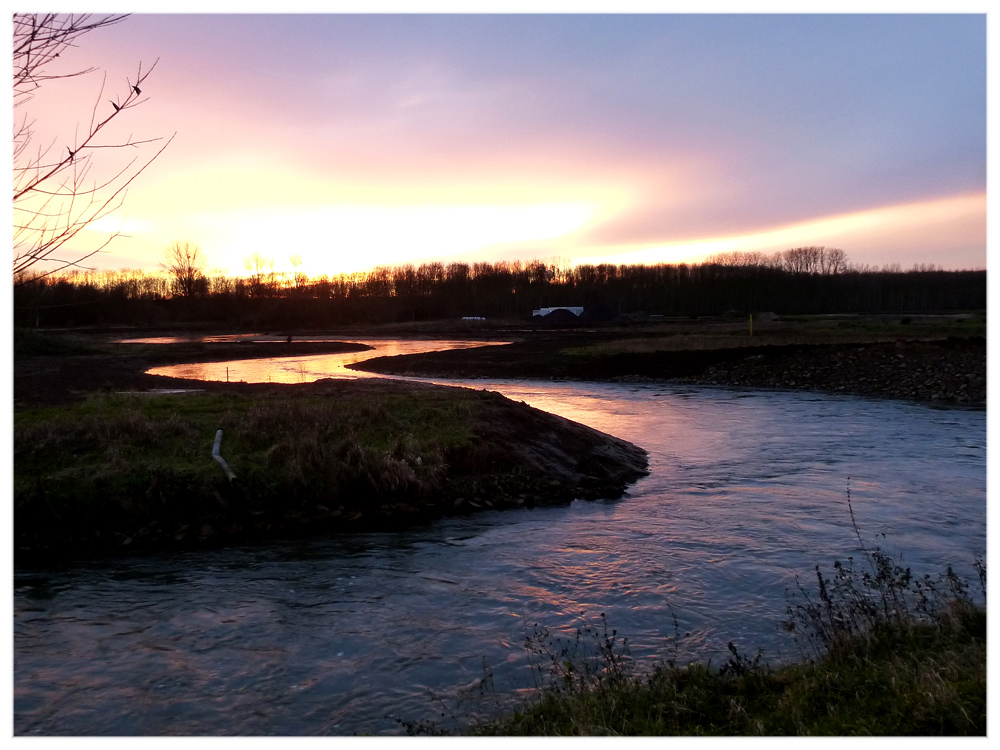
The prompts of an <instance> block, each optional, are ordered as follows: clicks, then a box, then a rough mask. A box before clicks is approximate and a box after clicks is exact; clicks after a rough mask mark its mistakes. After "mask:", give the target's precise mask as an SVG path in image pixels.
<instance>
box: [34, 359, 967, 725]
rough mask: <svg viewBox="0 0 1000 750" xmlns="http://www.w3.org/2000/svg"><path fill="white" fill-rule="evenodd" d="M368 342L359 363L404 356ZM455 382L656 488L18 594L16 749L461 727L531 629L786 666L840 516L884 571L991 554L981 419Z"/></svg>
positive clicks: (881, 405)
mask: <svg viewBox="0 0 1000 750" xmlns="http://www.w3.org/2000/svg"><path fill="white" fill-rule="evenodd" d="M372 343H373V344H374V345H375V346H376V349H375V351H373V352H366V353H364V354H365V355H367V356H379V355H381V354H382V353H384V351H385V349H386V348H389V347H391V345H387V344H386V343H385V342H372ZM465 343H466V344H469V342H465ZM339 356H340V357H341V358H342V359H339V360H338V359H337V358H336V357H324V356H312V357H300V358H294V359H287V360H271V361H262V360H257V361H254V362H252V363H251V362H240V363H234V362H231V363H212V364H210V365H198V366H195V365H184V366H178V368H171V371H170V372H169V373H166V374H173V375H180V376H186V377H201V378H218V377H219V373H220V372H224V369H225V367H226V366H227V365H228V366H229V367H231V368H242V369H241V370H240V371H241V372H243V373H245V374H244V375H242V376H241V379H248V380H249V379H258V380H262V379H265V377H264V376H262V373H263V374H265V375H266V378H268V379H272V380H280V379H282V378H285V377H287V378H288V379H290V380H291V381H292V382H298V381H297V380H295V379H296V378H298V379H303V378H306V379H315V377H351V376H352V375H351V372H350V371H349V370H344V369H343V366H344V364H345V362H346V361H347V360H346V359H343V358H344V357H347V356H349V357H350V358H351V359H354V360H356V359H357V356H358V355H357V354H352V355H339ZM185 368H186V369H185ZM192 368H193V369H192ZM198 368H202V369H200V370H199V369H198ZM219 368H222V369H221V370H220V369H219ZM158 372H164V371H163V370H158ZM251 373H253V374H251ZM282 373H285V374H284V375H282ZM286 382H288V381H287V380H286ZM434 382H443V381H434ZM453 384H455V385H464V386H467V387H474V388H488V389H490V390H497V391H500V392H501V393H503V394H504V395H507V396H509V397H510V398H513V399H516V400H520V401H525V402H527V403H529V404H531V405H533V406H536V407H538V408H541V409H545V410H547V411H550V412H554V413H556V414H560V415H563V416H565V417H568V418H570V419H574V420H576V421H579V422H583V423H585V424H588V425H591V426H593V427H595V428H597V429H599V430H603V431H605V432H609V433H611V434H614V435H617V436H619V437H622V438H625V439H626V440H630V441H632V442H634V443H636V444H638V445H641V446H643V447H644V448H646V449H647V450H648V451H649V454H650V468H651V473H650V475H649V476H648V477H646V478H645V479H643V480H640V481H639V482H638V483H637V484H635V485H633V487H632V488H631V489H630V491H629V493H628V494H627V495H626V497H625V498H623V499H621V500H619V501H614V502H583V501H576V502H574V503H573V504H571V505H569V506H566V507H558V508H535V509H522V510H511V511H490V512H484V513H481V514H479V515H476V516H469V517H463V518H451V519H445V520H441V521H437V522H434V523H432V524H428V525H425V526H421V527H417V528H414V529H411V530H409V531H405V532H396V533H381V534H363V535H357V536H352V537H348V538H335V539H326V540H316V541H312V542H309V543H287V544H270V545H267V546H261V547H247V548H237V549H228V550H219V551H212V552H200V553H196V554H195V553H190V554H187V553H186V554H171V555H158V556H151V557H144V558H137V559H123V560H114V561H107V562H93V563H85V564H78V565H75V566H73V567H72V568H69V569H65V570H59V571H37V570H17V571H15V588H14V614H15V618H14V636H15V651H14V656H15V660H14V678H15V680H14V731H15V733H17V734H82V735H157V734H173V735H186V734H195V735H228V734H238V735H286V734H287V735H302V734H305V735H325V734H354V733H366V734H399V733H403V731H404V729H403V727H402V726H401V725H400V724H399V723H398V722H397V721H396V719H397V718H398V719H402V720H405V721H417V720H420V719H437V720H439V721H441V723H442V725H443V726H445V727H448V726H453V724H452V721H453V720H452V718H451V716H452V714H453V713H454V714H457V715H458V716H464V715H471V714H474V713H477V712H481V711H485V710H487V709H488V702H487V703H484V702H483V700H482V699H481V698H479V697H478V696H479V690H478V688H479V686H480V682H481V680H482V679H483V677H484V675H486V674H489V675H490V677H491V680H492V684H493V686H494V687H495V690H496V693H497V695H499V696H501V697H502V696H510V695H513V694H516V691H518V690H520V689H524V688H530V687H532V686H533V685H534V684H535V677H534V673H533V672H532V670H531V668H530V666H531V664H532V663H535V661H536V660H535V659H533V658H532V657H531V656H530V655H529V653H528V652H527V651H526V649H525V641H526V639H528V638H530V637H531V636H532V635H533V633H535V631H536V624H537V626H538V627H540V628H547V629H549V631H551V632H552V633H553V634H556V635H559V634H565V635H566V636H567V637H569V636H570V635H571V634H572V633H573V632H574V631H575V629H576V628H578V627H580V626H581V625H584V624H593V623H595V622H596V621H597V619H598V618H599V616H600V615H601V614H602V613H603V614H604V615H605V616H606V618H607V623H608V625H609V627H611V628H615V629H617V630H618V632H619V634H624V635H627V636H628V639H629V647H630V651H631V654H632V656H633V657H635V658H636V660H637V661H638V662H639V664H640V668H641V667H643V666H648V665H649V664H651V663H653V662H654V661H655V660H656V659H659V658H663V657H665V656H670V655H672V654H673V648H674V644H676V648H677V656H678V657H679V658H680V659H681V660H688V659H694V658H697V659H702V660H707V659H712V660H714V662H715V663H719V662H720V661H723V660H725V658H726V656H727V655H728V652H727V651H726V643H727V642H728V641H733V642H734V643H735V644H736V645H737V647H738V648H739V649H740V651H741V652H743V653H746V654H748V655H751V656H752V655H753V654H755V653H756V651H757V649H758V648H760V649H762V650H763V658H764V659H765V660H767V661H770V662H772V663H777V662H781V661H783V660H790V659H794V658H796V656H797V654H798V650H797V646H796V643H795V641H794V640H792V638H791V637H790V636H789V635H788V634H787V633H785V632H784V631H783V630H782V629H781V627H780V623H781V621H782V620H783V619H784V617H785V609H786V606H787V602H788V599H787V592H788V591H794V590H795V589H796V586H797V581H799V580H801V582H802V584H803V586H806V587H809V586H810V585H811V584H812V582H813V581H814V577H815V573H814V567H815V566H816V565H821V566H823V567H825V568H827V569H829V568H830V566H831V565H832V563H833V561H834V560H835V559H841V560H844V559H846V557H848V556H851V555H854V556H857V555H858V547H859V544H858V539H857V537H856V535H855V533H854V530H853V528H852V525H851V517H850V513H849V510H848V496H849V497H850V500H851V505H852V507H853V510H854V514H855V516H856V518H857V523H858V525H859V528H860V532H861V535H862V539H863V540H864V542H865V543H866V544H868V545H871V544H872V543H874V540H875V537H876V535H877V534H878V535H881V533H883V532H884V533H885V534H886V536H885V537H884V538H882V537H881V536H879V542H880V543H881V544H882V546H883V548H884V549H885V550H887V551H889V552H892V553H894V554H897V555H902V558H903V562H904V564H905V565H907V566H910V567H912V569H913V570H914V572H916V573H918V574H922V573H924V572H928V573H932V574H936V573H938V572H941V571H942V570H943V568H944V566H945V565H947V564H949V563H951V564H953V565H954V566H955V567H956V569H957V570H958V571H959V572H960V573H961V574H963V575H965V576H967V577H968V578H969V579H970V580H972V579H974V577H975V574H974V572H973V570H972V563H973V556H974V555H975V554H980V555H984V553H985V549H986V413H985V411H983V410H967V409H942V408H932V407H929V406H924V405H919V404H911V403H904V402H896V401H876V400H868V399H862V398H856V397H849V396H827V395H820V394H814V393H805V392H778V391H753V390H741V389H725V388H703V387H691V386H678V385H664V384H595V383H565V382H559V383H548V382H530V381H502V382H498V381H483V380H477V381H466V382H454V383H453ZM848 493H849V495H848ZM675 620H676V625H675ZM675 636H679V638H676V637H675ZM668 639H670V640H669V641H668ZM442 713H444V714H445V716H444V717H443V718H442V716H441V714H442Z"/></svg>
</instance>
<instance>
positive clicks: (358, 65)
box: [15, 13, 987, 275]
mask: <svg viewBox="0 0 1000 750" xmlns="http://www.w3.org/2000/svg"><path fill="white" fill-rule="evenodd" d="M986 49H987V44H986V17H985V15H984V14H982V13H979V14H962V15H898V14H897V15H892V14H888V15H886V14H861V15H822V14H821V15H782V14H777V15H775V14H769V15H733V14H712V15H682V14H670V13H654V14H627V15H606V14H598V15H593V14H573V13H566V14H554V15H549V14H529V15H494V14H475V15H452V14H432V15H414V14H406V15H396V14H378V15H356V14H343V13H338V14H318V15H317V14H290V15H276V14H253V15H236V14H224V13H220V14H192V13H187V14H177V15H170V14H162V13H160V14H135V15H132V16H131V17H129V18H128V19H127V20H126V21H124V22H123V23H121V24H119V25H117V26H114V27H111V28H108V29H102V30H99V31H95V32H93V33H92V34H90V35H87V36H85V37H82V38H81V40H80V42H79V45H78V47H77V48H75V49H72V50H69V51H68V52H67V53H65V54H64V55H63V56H62V57H61V58H60V60H59V61H58V65H60V66H65V67H64V68H63V69H65V70H70V69H79V68H82V67H91V66H97V67H99V68H100V69H101V70H102V71H104V72H105V74H106V81H105V82H104V89H103V93H102V73H100V72H98V73H94V74H90V75H88V76H85V77H82V78H71V79H66V80H62V81H53V82H50V83H47V84H46V85H45V86H43V87H42V88H41V89H39V90H38V92H37V95H36V96H35V98H34V99H33V100H32V101H31V102H30V103H29V104H27V105H25V106H24V107H20V108H18V109H16V110H15V116H16V117H18V118H19V117H21V116H22V115H24V114H28V116H29V117H30V118H31V119H33V120H34V121H35V123H36V128H37V129H38V133H39V139H40V140H41V141H44V142H51V143H54V144H56V146H55V148H57V149H59V150H60V151H61V150H62V145H61V144H68V143H69V142H70V141H71V140H72V136H73V129H74V127H75V124H76V123H81V122H82V123H84V124H85V123H86V121H87V120H89V118H90V114H91V110H92V108H93V107H94V104H95V102H97V106H98V112H99V113H101V112H102V111H103V110H102V109H101V108H104V109H107V108H110V107H111V104H110V101H109V100H111V99H115V98H117V97H119V96H121V95H123V93H124V91H125V90H126V89H127V87H128V82H129V81H134V80H135V77H136V71H137V69H138V66H139V64H140V63H141V64H142V65H143V67H144V69H146V68H148V66H149V65H151V64H152V63H153V62H154V61H158V62H157V64H156V68H155V70H154V71H153V73H152V75H151V76H150V77H149V78H148V79H147V81H146V82H145V84H144V86H143V94H144V96H148V100H147V101H145V103H144V104H142V105H141V106H140V107H138V108H136V109H133V110H129V111H128V112H127V113H126V114H127V117H123V118H119V122H120V124H121V127H120V128H119V129H118V130H117V131H115V132H114V133H110V134H109V136H108V139H109V142H110V141H112V140H113V139H114V138H124V137H127V136H129V135H130V134H131V135H133V136H134V137H136V138H151V137H162V138H164V139H167V138H170V137H171V136H173V140H172V141H171V142H170V144H169V146H168V147H167V148H166V150H165V151H164V152H163V153H162V155H160V156H159V157H158V158H157V159H156V161H155V162H153V164H152V165H150V167H149V168H148V169H147V170H146V171H145V172H143V174H142V175H140V177H139V178H138V179H137V180H136V181H135V182H134V183H133V184H132V186H131V187H130V189H129V192H128V195H127V198H126V201H125V204H124V206H123V208H122V209H121V210H120V211H117V212H115V214H114V215H113V216H109V217H107V218H105V219H103V220H101V221H100V222H97V223H95V224H94V225H92V226H91V227H90V228H89V229H88V230H87V231H86V232H83V233H81V234H80V235H79V236H78V240H77V241H76V244H75V245H74V248H73V249H75V250H78V251H83V250H86V249H89V248H90V247H93V246H96V244H97V243H100V242H103V241H104V240H105V239H106V238H107V236H108V233H109V232H114V231H117V230H121V231H122V233H123V234H124V235H127V236H121V237H118V238H117V239H116V240H114V242H113V243H112V244H111V245H110V246H109V247H108V249H107V250H106V251H105V252H102V253H101V254H100V255H98V256H95V257H94V258H92V259H91V261H89V262H88V264H90V265H93V266H95V267H98V268H123V267H129V268H144V269H155V268H157V267H158V264H159V263H160V262H161V261H162V260H163V253H164V250H165V249H166V248H167V247H168V246H169V245H170V244H171V243H172V242H175V241H190V242H193V243H195V244H197V245H198V246H200V247H201V249H202V250H203V252H204V254H205V256H206V257H207V260H208V270H209V271H213V272H224V273H233V274H244V273H246V268H245V264H244V260H245V259H246V258H247V257H249V256H250V255H252V254H253V253H258V254H259V255H260V256H262V257H264V258H268V259H272V260H273V262H274V268H275V270H279V271H282V270H290V269H291V267H292V266H293V265H294V262H298V260H299V259H300V262H301V265H300V266H299V270H301V271H304V272H306V273H309V274H310V275H315V274H323V273H327V274H336V273H342V272H355V271H363V270H366V269H369V268H372V267H374V266H376V265H387V264H388V265H395V264H402V263H414V264H419V263H422V262H428V261H442V262H445V263H448V262H456V261H457V262H467V263H472V262H478V261H490V262H495V261H498V260H515V259H519V260H533V259H539V260H550V261H551V260H554V259H560V260H561V262H563V263H569V264H571V263H598V262H611V263H639V262H642V263H659V262H697V261H700V260H703V259H704V258H705V257H707V256H708V255H710V254H713V253H718V252H728V251H749V250H762V251H767V252H773V251H778V250H783V249H787V248H790V247H798V246H803V245H826V246H828V247H838V248H841V249H843V250H844V251H846V253H847V255H848V257H849V259H850V260H851V261H852V262H853V263H856V264H871V265H876V266H882V265H884V264H891V263H899V264H900V265H901V266H902V267H903V268H909V267H912V266H913V265H914V264H931V263H932V264H935V265H937V266H940V267H944V268H953V269H958V268H985V267H986V215H987V205H986V175H987V160H986V99H987V97H986ZM159 144H162V141H161V142H159ZM159 144H150V145H149V146H147V147H145V148H146V151H145V153H147V154H151V153H152V152H153V151H155V149H156V148H158V147H159ZM130 151H131V150H130ZM99 156H100V158H101V159H104V162H103V163H104V164H105V165H106V166H107V167H109V168H110V166H111V165H112V164H114V163H115V162H114V160H115V158H120V157H121V154H119V153H116V152H112V151H103V152H102V153H101V154H99ZM293 256H298V257H297V259H295V261H293Z"/></svg>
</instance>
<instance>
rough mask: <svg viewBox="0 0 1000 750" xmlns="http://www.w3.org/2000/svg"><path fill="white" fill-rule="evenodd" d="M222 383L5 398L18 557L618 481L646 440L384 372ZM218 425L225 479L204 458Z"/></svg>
mask: <svg viewBox="0 0 1000 750" xmlns="http://www.w3.org/2000/svg"><path fill="white" fill-rule="evenodd" d="M188 385H189V386H190V385H193V384H191V383H188ZM219 385H221V386H222V387H215V388H214V389H211V390H206V391H204V392H201V393H183V394H174V395H169V394H168V395H155V394H145V393H135V394H114V393H106V394H95V395H91V396H90V397H88V398H85V399H83V400H82V401H78V402H76V403H64V404H56V405H50V406H36V407H32V408H21V409H19V410H18V411H16V412H15V416H14V550H15V560H16V562H17V563H18V564H29V565H30V564H39V563H46V564H47V563H53V562H59V561H61V560H63V559H68V558H73V557H80V556H83V557H88V556H102V555H108V554H116V553H122V552H126V553H135V552H147V551H153V550H164V549H193V548H204V547H214V546H220V545H225V544H244V543H250V542H257V541H263V540H266V539H274V538H291V537H307V536H313V535H320V534H339V533H351V532H356V531H372V530H386V529H393V528H399V527H400V526H404V525H407V524H412V523H419V522H425V521H428V520H431V519H433V518H437V517H440V516H444V515H454V514H464V513H472V512H476V511H479V510H483V509H491V508H493V509H501V508H517V507H531V506H534V505H547V504H557V503H568V502H570V501H572V500H573V499H575V498H588V499H596V498H617V497H620V496H621V495H622V494H623V493H624V491H625V489H626V487H627V486H628V484H630V483H632V482H634V481H635V480H636V479H638V478H639V477H641V476H643V475H644V474H646V454H645V451H643V450H642V449H641V448H638V447H636V446H634V445H632V444H630V443H627V442H625V441H623V440H619V439H617V438H614V437H611V436H610V435H605V434H603V433H600V432H597V431H596V430H593V429H591V428H589V427H585V426H583V425H579V424H576V423H573V422H570V421H569V420H565V419H562V418H560V417H556V416H554V415H551V414H548V413H546V412H542V411H539V410H537V409H533V408H531V407H529V406H527V405H525V404H520V403H515V402H512V401H510V400H509V399H506V398H504V397H502V396H500V395H499V394H497V393H493V392H488V391H474V390H471V389H464V388H444V387H440V386H431V385H426V384H419V383H401V382H398V381H383V380H369V381H330V380H326V381H320V382H317V383H312V384H305V385H295V386H292V385H284V386H283V385H251V384H232V385H230V386H228V387H225V386H226V384H219ZM219 429H221V430H222V431H223V439H222V443H221V451H220V453H221V456H222V457H223V458H224V459H225V461H226V462H227V463H228V465H229V466H230V467H231V469H232V471H233V472H234V473H235V475H236V478H235V479H234V480H232V481H230V480H229V479H228V478H227V476H226V474H225V472H224V471H223V469H222V467H221V466H220V465H219V464H218V463H217V462H216V461H215V460H213V458H212V450H213V441H214V439H215V436H216V431H217V430H219Z"/></svg>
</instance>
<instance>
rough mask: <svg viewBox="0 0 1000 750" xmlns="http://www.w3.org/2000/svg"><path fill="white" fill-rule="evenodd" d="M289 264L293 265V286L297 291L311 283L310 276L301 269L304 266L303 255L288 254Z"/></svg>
mask: <svg viewBox="0 0 1000 750" xmlns="http://www.w3.org/2000/svg"><path fill="white" fill-rule="evenodd" d="M288 265H290V266H291V267H292V286H294V287H295V290H296V291H299V290H300V289H303V288H304V287H305V286H306V284H308V283H309V276H308V275H307V274H306V273H304V272H302V271H300V270H299V269H300V268H301V267H302V256H301V255H298V254H294V255H289V256H288Z"/></svg>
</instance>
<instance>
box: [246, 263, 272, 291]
mask: <svg viewBox="0 0 1000 750" xmlns="http://www.w3.org/2000/svg"><path fill="white" fill-rule="evenodd" d="M243 267H244V268H245V269H246V270H247V271H249V273H250V278H249V279H248V281H249V282H250V296H251V297H265V296H270V295H271V293H272V292H273V287H274V258H265V257H264V256H263V255H261V254H260V253H253V254H252V255H248V256H247V257H245V258H244V259H243Z"/></svg>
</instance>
